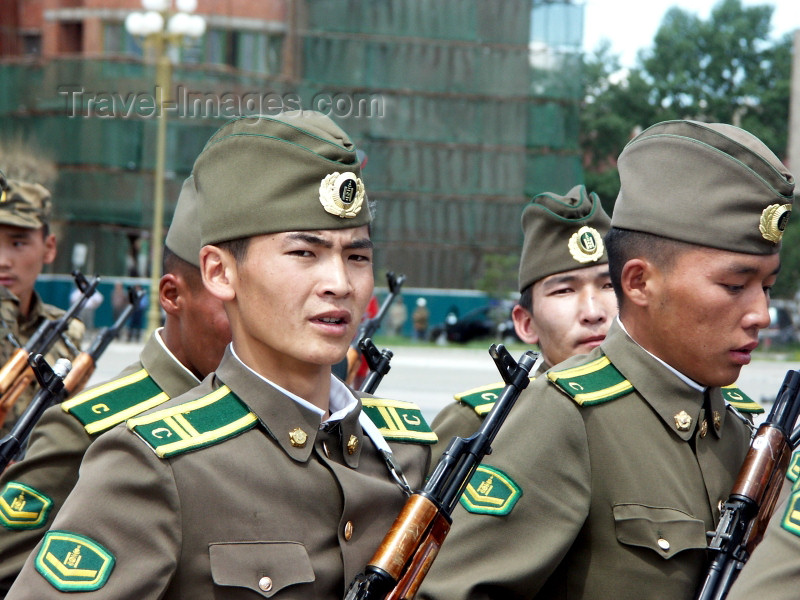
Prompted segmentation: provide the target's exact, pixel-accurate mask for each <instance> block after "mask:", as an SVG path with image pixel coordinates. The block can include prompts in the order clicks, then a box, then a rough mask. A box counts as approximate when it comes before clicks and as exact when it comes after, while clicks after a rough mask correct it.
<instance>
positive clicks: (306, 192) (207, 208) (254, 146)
mask: <svg viewBox="0 0 800 600" xmlns="http://www.w3.org/2000/svg"><path fill="white" fill-rule="evenodd" d="M193 175H194V182H195V187H196V189H197V195H198V200H199V210H200V227H201V230H202V243H203V244H215V243H218V242H223V241H228V240H233V239H238V238H243V237H250V236H254V235H260V234H265V233H278V232H283V231H309V230H327V229H347V228H351V227H360V226H362V225H366V224H368V223H369V222H370V220H371V215H370V210H369V206H368V202H367V197H366V191H365V188H364V183H363V181H362V180H361V169H360V166H359V160H358V157H357V156H356V147H355V145H354V144H353V142H352V141H351V140H350V138H349V137H348V135H347V134H346V133H345V132H344V131H342V129H340V128H339V126H338V125H336V124H335V123H334V122H333V121H332V120H331V119H330V118H328V117H327V116H325V115H323V114H322V113H319V112H315V111H290V112H285V113H282V114H281V115H278V116H254V117H242V118H237V119H233V120H231V121H229V122H228V123H226V124H225V125H223V126H222V127H221V128H220V129H219V130H218V131H217V132H216V133H215V134H214V135H213V136H212V137H211V139H210V140H209V141H208V143H207V144H206V146H205V148H204V149H203V151H202V152H201V153H200V156H198V157H197V160H196V161H195V164H194V170H193Z"/></svg>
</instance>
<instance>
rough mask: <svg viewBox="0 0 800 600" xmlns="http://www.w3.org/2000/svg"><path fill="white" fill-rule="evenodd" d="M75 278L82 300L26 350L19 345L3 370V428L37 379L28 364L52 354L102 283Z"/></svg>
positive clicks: (46, 324) (45, 325)
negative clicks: (18, 401) (52, 350)
mask: <svg viewBox="0 0 800 600" xmlns="http://www.w3.org/2000/svg"><path fill="white" fill-rule="evenodd" d="M72 276H73V277H74V278H75V284H76V285H77V286H78V289H79V290H80V292H81V297H80V298H78V300H77V301H76V302H75V303H74V304H73V305H72V306H70V307H69V309H68V310H67V312H65V313H64V314H63V315H61V316H60V317H59V318H57V319H45V320H43V321H42V323H41V325H39V328H38V329H37V330H36V331H35V332H34V334H33V335H32V336H31V338H30V339H29V340H28V341H27V342H26V343H25V345H24V346H20V344H19V343H17V344H16V345H17V346H18V347H17V349H16V350H15V351H14V353H13V354H12V355H11V358H9V359H8V361H7V362H6V364H5V365H3V367H2V368H0V425H2V424H3V423H4V422H5V420H6V416H7V415H8V413H9V411H10V410H11V408H12V407H13V406H14V404H16V402H17V400H18V399H19V397H20V396H21V395H22V394H23V392H24V391H25V389H26V388H27V387H28V386H29V385H30V384H31V383H32V382H33V380H34V378H35V374H34V371H33V369H32V368H31V365H30V364H29V362H28V360H29V357H30V356H33V355H36V354H41V355H42V356H44V355H46V354H47V353H48V352H49V351H50V348H52V346H53V344H55V343H56V341H57V340H58V339H59V338H60V337H62V334H63V333H64V332H66V330H67V327H69V323H70V321H71V320H72V319H73V318H75V317H76V316H77V315H78V313H79V312H80V311H81V310H82V309H83V307H84V305H85V304H86V302H87V301H88V300H89V298H91V297H92V295H93V294H94V292H95V290H96V289H97V284H98V283H99V282H100V279H99V278H98V277H93V278H92V279H91V280H90V281H88V280H87V279H86V277H84V275H83V274H82V273H81V272H80V271H73V272H72ZM12 337H13V336H12Z"/></svg>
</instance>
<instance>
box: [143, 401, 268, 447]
mask: <svg viewBox="0 0 800 600" xmlns="http://www.w3.org/2000/svg"><path fill="white" fill-rule="evenodd" d="M256 423H258V417H257V416H256V415H255V414H253V413H252V412H250V409H248V408H247V406H246V405H245V404H244V403H243V402H242V401H241V400H240V399H239V398H238V397H237V396H236V394H234V393H233V392H232V391H231V390H230V388H229V387H228V386H222V387H220V388H217V389H216V390H214V391H213V392H211V393H210V394H207V395H206V396H203V397H201V398H198V399H196V400H192V401H189V402H185V403H183V404H179V405H178V406H172V407H170V408H165V409H163V410H159V411H156V412H154V413H152V414H149V415H144V416H141V417H135V418H133V419H130V420H129V421H128V428H129V429H131V430H132V431H133V432H134V433H135V434H136V435H138V436H139V437H140V438H142V440H144V441H145V443H147V444H148V445H149V446H150V447H151V448H152V449H153V451H154V452H155V453H156V455H158V456H159V457H161V458H168V457H170V456H175V455H176V454H183V453H184V452H189V451H191V450H197V449H199V448H205V447H207V446H213V445H215V444H218V443H220V442H222V441H224V440H227V439H229V438H232V437H235V436H237V435H239V434H240V433H243V432H244V431H247V430H248V429H252V428H253V427H255V425H256Z"/></svg>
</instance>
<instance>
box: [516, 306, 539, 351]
mask: <svg viewBox="0 0 800 600" xmlns="http://www.w3.org/2000/svg"><path fill="white" fill-rule="evenodd" d="M511 320H512V321H513V322H514V330H515V331H516V332H517V335H518V336H519V339H521V340H522V341H523V342H525V343H526V344H538V343H539V332H538V331H537V330H536V323H535V322H534V320H533V315H532V314H531V313H530V311H528V310H527V309H525V308H523V307H522V306H520V305H519V304H517V305H515V306H514V308H513V309H511Z"/></svg>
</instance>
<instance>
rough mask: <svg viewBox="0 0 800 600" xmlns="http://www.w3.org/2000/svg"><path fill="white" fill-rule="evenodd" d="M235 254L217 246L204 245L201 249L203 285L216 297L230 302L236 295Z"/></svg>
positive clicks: (236, 270)
mask: <svg viewBox="0 0 800 600" xmlns="http://www.w3.org/2000/svg"><path fill="white" fill-rule="evenodd" d="M237 267H238V265H237V264H236V260H235V259H234V257H233V255H232V254H231V253H230V252H228V251H226V250H223V249H222V248H219V247H217V246H203V247H202V248H201V249H200V274H201V275H202V276H203V285H204V286H205V287H206V289H207V290H208V291H209V293H211V295H212V296H214V297H215V298H219V299H220V300H222V301H223V302H230V301H232V300H233V299H234V298H235V297H236V291H235V289H234V287H233V282H234V281H236V277H237V273H238V269H237Z"/></svg>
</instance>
